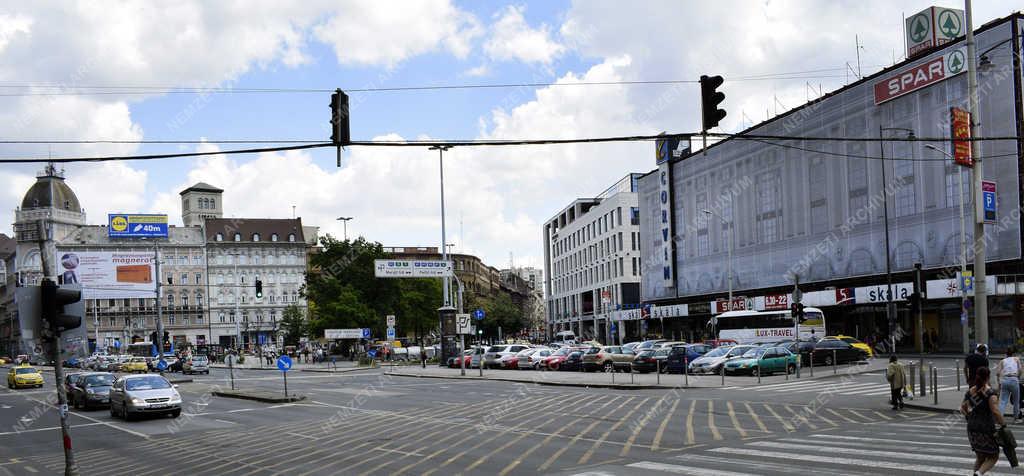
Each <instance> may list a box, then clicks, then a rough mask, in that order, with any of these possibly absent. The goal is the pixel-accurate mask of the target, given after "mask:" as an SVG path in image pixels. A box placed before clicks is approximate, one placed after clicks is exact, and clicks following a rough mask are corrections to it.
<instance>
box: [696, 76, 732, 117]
mask: <svg viewBox="0 0 1024 476" xmlns="http://www.w3.org/2000/svg"><path fill="white" fill-rule="evenodd" d="M724 82H725V79H723V78H722V77H721V76H717V75H716V76H707V75H701V77H700V105H701V108H700V110H701V116H702V119H703V121H702V123H703V125H704V128H703V129H702V130H704V131H708V130H709V129H713V128H715V127H718V123H719V122H721V120H722V119H724V118H725V115H726V113H725V110H724V109H719V107H718V105H719V104H721V103H722V101H724V100H725V94H724V93H722V92H719V91H717V89H718V87H719V86H721V85H722V83H724Z"/></svg>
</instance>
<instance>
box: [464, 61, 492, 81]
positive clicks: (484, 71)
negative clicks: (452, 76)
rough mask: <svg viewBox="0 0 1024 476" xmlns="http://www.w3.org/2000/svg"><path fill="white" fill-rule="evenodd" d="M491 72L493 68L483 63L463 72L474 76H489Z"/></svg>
mask: <svg viewBox="0 0 1024 476" xmlns="http://www.w3.org/2000/svg"><path fill="white" fill-rule="evenodd" d="M490 72H491V68H489V67H488V66H487V65H486V64H482V65H480V66H476V67H473V68H470V69H467V70H466V71H465V72H463V73H462V74H464V75H466V76H472V77H474V78H479V77H481V76H487V75H488V74H490Z"/></svg>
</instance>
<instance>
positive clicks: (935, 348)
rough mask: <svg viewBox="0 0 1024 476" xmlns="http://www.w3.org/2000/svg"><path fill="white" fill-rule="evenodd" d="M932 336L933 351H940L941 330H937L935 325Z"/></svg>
mask: <svg viewBox="0 0 1024 476" xmlns="http://www.w3.org/2000/svg"><path fill="white" fill-rule="evenodd" d="M931 336H932V352H933V353H934V352H938V351H939V331H937V330H935V328H934V327H933V328H932V333H931Z"/></svg>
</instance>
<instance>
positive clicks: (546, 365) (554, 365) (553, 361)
mask: <svg viewBox="0 0 1024 476" xmlns="http://www.w3.org/2000/svg"><path fill="white" fill-rule="evenodd" d="M577 350H579V348H576V347H569V346H562V347H560V348H559V349H558V350H555V351H553V352H551V355H548V356H547V357H545V358H544V359H543V360H541V362H540V368H541V369H547V370H558V369H559V367H560V366H561V365H562V362H565V359H566V358H567V357H569V354H571V353H573V352H574V351H577Z"/></svg>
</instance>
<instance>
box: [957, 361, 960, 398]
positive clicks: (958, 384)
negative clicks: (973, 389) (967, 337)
mask: <svg viewBox="0 0 1024 476" xmlns="http://www.w3.org/2000/svg"><path fill="white" fill-rule="evenodd" d="M956 391H958V392H959V391H960V361H959V360H958V361H956Z"/></svg>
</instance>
